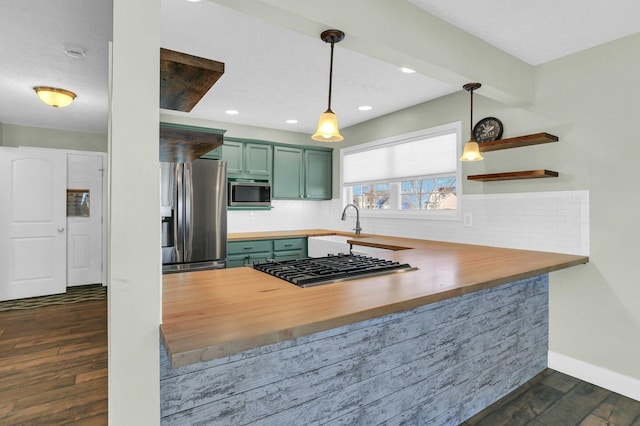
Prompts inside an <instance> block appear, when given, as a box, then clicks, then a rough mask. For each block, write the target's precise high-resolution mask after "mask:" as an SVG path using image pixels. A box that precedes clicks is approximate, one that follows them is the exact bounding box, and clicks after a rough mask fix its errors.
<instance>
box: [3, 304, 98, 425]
mask: <svg viewBox="0 0 640 426" xmlns="http://www.w3.org/2000/svg"><path fill="white" fill-rule="evenodd" d="M60 424H65V425H66V424H72V425H105V424H107V304H106V301H105V300H101V301H87V302H79V303H74V304H70V305H52V306H46V307H40V308H35V309H25V310H13V311H6V312H0V425H3V426H4V425H21V426H23V425H60Z"/></svg>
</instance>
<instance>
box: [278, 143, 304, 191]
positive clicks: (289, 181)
mask: <svg viewBox="0 0 640 426" xmlns="http://www.w3.org/2000/svg"><path fill="white" fill-rule="evenodd" d="M303 179H304V176H303V163H302V150H301V149H299V148H289V147H283V146H276V147H274V150H273V188H272V191H273V193H272V196H273V198H289V199H291V198H302V194H303Z"/></svg>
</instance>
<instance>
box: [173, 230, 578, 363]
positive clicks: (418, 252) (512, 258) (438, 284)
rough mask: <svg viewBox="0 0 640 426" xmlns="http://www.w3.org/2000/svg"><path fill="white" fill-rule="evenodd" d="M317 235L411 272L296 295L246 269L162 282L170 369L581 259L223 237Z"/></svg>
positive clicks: (399, 242) (401, 242) (417, 245)
mask: <svg viewBox="0 0 640 426" xmlns="http://www.w3.org/2000/svg"><path fill="white" fill-rule="evenodd" d="M320 235H347V236H353V237H354V238H353V240H354V243H357V244H360V245H369V246H375V247H384V248H392V249H395V250H398V251H394V252H387V253H376V254H375V257H379V258H385V259H391V260H395V261H398V262H401V263H409V264H410V265H411V266H414V267H417V268H418V270H416V271H411V272H404V273H399V274H391V275H383V276H378V277H370V278H362V279H356V280H351V281H343V282H338V283H333V284H327V285H320V286H317V287H308V288H300V287H297V286H295V285H293V284H290V283H288V282H286V281H283V280H280V279H278V278H275V277H272V276H270V275H267V274H265V273H262V272H258V271H255V270H253V269H251V268H246V267H245V268H232V269H217V270H210V271H199V272H184V273H177V274H168V275H164V276H163V301H162V306H163V315H162V316H163V324H162V325H161V335H162V339H163V342H164V345H165V348H166V350H167V352H168V356H169V359H170V360H171V364H172V366H173V367H179V366H184V365H188V364H193V363H196V362H200V361H206V360H210V359H214V358H218V357H221V356H224V355H229V354H233V353H237V352H241V351H243V350H247V349H251V348H255V347H258V346H262V345H267V344H271V343H276V342H280V341H284V340H289V339H293V338H296V337H300V336H305V335H308V334H312V333H316V332H319V331H324V330H328V329H332V328H335V327H339V326H343V325H347V324H352V323H355V322H359V321H364V320H367V319H371V318H374V317H378V316H381V315H387V314H391V313H394V312H399V311H403V310H407V309H412V308H415V307H418V306H422V305H426V304H428V303H433V302H437V301H440V300H445V299H449V298H452V297H457V296H461V295H464V294H467V293H471V292H475V291H478V290H482V289H486V288H490V287H495V286H498V285H501V284H505V283H508V282H512V281H517V280H520V279H523V278H527V277H532V276H536V275H540V274H544V273H548V272H552V271H556V270H559V269H564V268H568V267H571V266H575V265H579V264H583V263H587V262H588V261H589V258H588V257H586V256H576V255H568V254H557V253H546V252H536V251H526V250H513V249H504V248H496V247H486V246H477V245H467V244H455V243H445V242H438V241H427V240H416V239H410V238H397V237H386V236H375V235H361V236H358V237H357V238H356V237H355V236H354V235H353V234H348V233H344V232H337V231H331V230H322V229H312V230H300V231H277V232H259V233H243V234H230V235H229V241H243V240H256V239H273V238H294V237H308V236H320Z"/></svg>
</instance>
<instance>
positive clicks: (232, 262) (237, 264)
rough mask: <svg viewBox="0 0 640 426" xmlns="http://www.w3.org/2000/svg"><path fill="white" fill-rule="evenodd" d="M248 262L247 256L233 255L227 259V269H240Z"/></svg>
mask: <svg viewBox="0 0 640 426" xmlns="http://www.w3.org/2000/svg"><path fill="white" fill-rule="evenodd" d="M248 262H249V255H246V254H235V255H229V256H228V257H227V268H241V267H243V266H246V265H247V264H248Z"/></svg>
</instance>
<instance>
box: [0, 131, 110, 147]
mask: <svg viewBox="0 0 640 426" xmlns="http://www.w3.org/2000/svg"><path fill="white" fill-rule="evenodd" d="M0 146H16V147H17V146H32V147H38V148H57V149H69V150H77V151H97V152H107V135H105V134H100V133H85V132H72V131H66V130H57V129H45V128H40V127H28V126H18V125H15V124H0Z"/></svg>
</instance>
